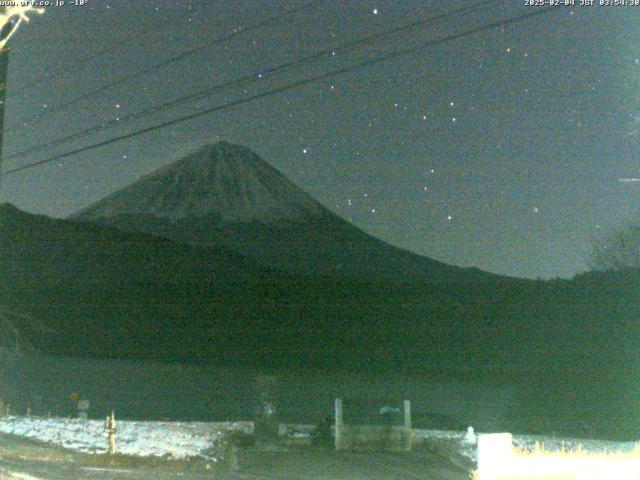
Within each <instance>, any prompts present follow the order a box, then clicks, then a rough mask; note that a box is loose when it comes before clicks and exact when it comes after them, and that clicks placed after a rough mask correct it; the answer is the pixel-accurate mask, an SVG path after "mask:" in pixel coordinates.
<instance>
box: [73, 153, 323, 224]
mask: <svg viewBox="0 0 640 480" xmlns="http://www.w3.org/2000/svg"><path fill="white" fill-rule="evenodd" d="M324 212H325V210H324V209H323V207H322V206H321V205H320V204H319V203H317V202H316V201H315V200H313V199H312V198H311V197H310V196H309V195H307V194H306V193H305V192H304V191H302V190H301V189H300V188H298V187H297V186H296V185H294V184H293V183H292V182H290V181H289V180H288V179H287V178H286V177H285V176H284V175H283V174H281V173H280V172H279V171H278V170H276V169H275V168H273V167H271V166H270V165H269V164H268V163H267V162H265V161H264V160H263V159H261V158H260V157H259V156H258V155H257V154H256V153H254V152H253V151H252V150H250V149H249V148H247V147H245V146H242V145H236V144H232V143H228V142H225V141H219V142H216V143H213V144H207V145H204V146H202V147H200V148H199V149H198V150H196V151H195V152H193V153H191V154H189V155H187V156H186V157H184V158H182V159H181V160H178V161H176V162H173V163H171V164H169V165H166V166H164V167H162V168H160V169H158V170H156V171H155V172H153V173H151V174H149V175H147V176H145V177H143V178H141V179H140V180H138V181H137V182H135V183H133V184H132V185H130V186H128V187H126V188H124V189H122V190H119V191H117V192H116V193H114V194H112V195H110V196H108V197H107V198H105V199H103V200H101V201H99V202H98V203H96V204H94V205H92V206H90V207H89V208H87V209H85V210H83V211H81V212H79V213H78V214H76V215H75V218H79V219H84V220H92V219H98V218H102V219H104V218H109V217H116V216H120V215H123V214H125V215H127V214H132V215H141V214H142V215H150V216H153V217H157V218H165V219H169V220H170V221H172V222H177V221H180V220H182V219H184V218H202V217H215V218H217V219H218V220H219V223H220V224H229V223H250V222H259V223H267V224H272V223H283V222H303V221H306V220H308V219H309V218H314V217H317V216H319V215H323V214H324Z"/></svg>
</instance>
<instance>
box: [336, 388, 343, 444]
mask: <svg viewBox="0 0 640 480" xmlns="http://www.w3.org/2000/svg"><path fill="white" fill-rule="evenodd" d="M335 409H336V423H335V430H336V431H335V435H336V440H335V447H336V450H340V449H341V448H342V427H343V425H344V418H343V416H342V412H343V410H342V399H341V398H336V404H335Z"/></svg>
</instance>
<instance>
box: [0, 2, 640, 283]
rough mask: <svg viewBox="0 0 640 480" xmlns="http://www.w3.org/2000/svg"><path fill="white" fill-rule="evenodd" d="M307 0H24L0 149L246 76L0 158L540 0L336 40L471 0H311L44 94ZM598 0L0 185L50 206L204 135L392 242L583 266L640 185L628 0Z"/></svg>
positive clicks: (11, 195) (500, 265)
mask: <svg viewBox="0 0 640 480" xmlns="http://www.w3.org/2000/svg"><path fill="white" fill-rule="evenodd" d="M308 2H309V0H305V1H302V0H300V1H299V0H286V1H285V0H270V1H266V0H264V1H258V0H220V1H216V2H210V1H208V0H185V1H181V2H177V1H169V0H153V1H151V0H136V1H125V0H113V1H108V0H104V1H100V2H98V1H97V0H88V1H87V4H86V5H85V6H72V5H69V4H70V3H71V2H67V5H65V6H64V7H48V8H47V9H46V12H45V13H44V14H43V15H41V16H39V15H33V16H32V18H31V21H30V22H29V23H28V24H24V25H22V26H21V27H20V31H18V32H17V34H16V35H15V36H14V37H13V38H12V39H11V42H10V47H11V61H10V66H9V76H8V87H7V100H6V112H5V127H6V128H7V131H6V133H5V137H4V145H3V154H4V156H5V158H6V157H7V156H11V155H12V154H13V153H15V152H20V151H23V150H25V149H28V148H30V147H32V146H35V145H39V144H42V143H46V142H50V141H54V140H56V139H57V138H60V137H61V136H65V135H69V134H71V133H74V132H78V131H81V130H83V129H85V128H87V127H90V126H94V125H99V124H100V123H101V122H112V121H114V120H117V119H120V118H126V116H127V115H130V114H132V113H135V112H137V111H140V110H144V109H145V108H148V107H150V106H153V105H157V104H160V103H163V102H165V101H167V100H170V99H173V98H176V97H179V96H181V95H184V94H185V93H189V92H192V91H198V90H201V89H204V88H207V87H210V86H212V85H216V84H219V83H223V82H227V81H230V80H233V79H235V78H238V77H242V76H245V75H255V77H256V79H255V81H252V82H250V83H247V84H246V85H241V86H236V87H234V88H229V89H226V90H222V91H218V92H216V93H215V94H214V95H212V96H210V97H207V98H203V99H197V100H194V101H191V102H187V103H186V104H183V105H180V106H178V107H177V108H173V109H170V110H166V111H162V112H159V113H157V114H155V115H152V116H150V117H148V118H145V119H137V120H135V121H122V122H121V121H120V120H118V123H117V125H115V128H112V129H109V130H107V131H102V132H98V133H95V134H93V135H90V136H87V137H86V138H81V139H78V140H76V141H73V142H70V143H67V144H64V145H57V146H54V147H51V148H47V149H46V150H44V151H41V152H37V153H34V154H31V155H27V156H24V157H15V158H9V159H8V160H6V162H5V165H4V169H5V170H6V169H10V168H15V167H19V166H21V165H24V164H27V163H31V162H34V161H38V160H41V159H45V158H47V157H49V156H52V155H55V154H57V153H61V152H65V151H67V150H71V149H74V148H77V147H81V146H83V145H88V144H91V143H96V142H99V141H102V140H105V139H108V138H110V137H112V136H114V135H119V134H124V133H127V132H129V131H131V130H137V129H139V128H141V127H144V126H147V125H152V124H155V123H159V122H162V121H164V120H168V119H171V118H175V117H177V116H181V115H187V114H189V113H191V112H194V111H198V110H201V109H204V108H207V107H211V106H214V105H218V104H224V103H226V102H229V101H233V100H236V99H240V98H243V97H245V96H249V95H253V94H256V93H258V92H261V91H266V90H269V89H273V88H276V87H278V86H279V85H282V84H285V83H289V82H292V81H296V80H298V79H302V78H307V77H312V76H315V75H319V74H322V73H324V72H327V71H330V70H334V69H339V68H342V67H345V66H349V65H353V64H355V63H358V62H361V61H364V60H367V59H370V58H374V57H376V56H377V55H379V54H381V53H384V52H394V51H397V50H401V49H406V48H410V47H412V46H415V45H420V44H423V43H427V42H429V41H432V40H435V39H438V38H441V37H444V36H447V35H450V34H454V33H456V32H461V31H465V30H469V29H473V28H475V27H477V26H480V25H485V24H488V23H492V22H496V21H499V20H501V19H503V18H508V17H514V16H517V15H521V14H524V13H527V12H530V11H532V9H535V8H539V7H528V6H525V2H524V0H522V1H521V0H517V1H516V0H503V1H497V2H494V3H491V4H487V5H486V6H484V7H483V8H481V9H479V10H478V11H475V12H473V13H472V14H469V15H454V16H451V17H448V18H445V19H441V20H439V21H437V22H432V23H430V24H428V25H426V26H423V27H422V28H415V29H411V30H406V31H403V32H401V33H398V34H397V35H395V36H393V37H391V38H386V39H383V40H381V41H378V42H366V43H363V44H361V45H359V46H358V47H357V48H354V49H352V50H348V51H340V50H339V47H340V46H341V45H344V44H346V43H348V42H351V41H354V40H356V39H360V38H363V37H366V36H369V35H372V34H375V33H377V32H381V31H384V30H386V29H390V28H394V27H398V26H402V25H406V24H408V23H410V22H413V21H416V20H419V19H422V18H427V17H429V16H432V15H436V14H439V13H442V12H446V11H451V10H453V9H455V8H459V7H462V6H467V5H470V4H472V3H475V2H471V1H456V0H432V1H429V0H345V1H341V2H337V1H330V0H327V1H324V2H323V1H320V2H318V3H317V4H314V5H313V6H312V7H310V8H308V9H307V10H303V11H301V12H299V13H297V14H295V15H291V16H290V17H288V18H286V19H281V20H279V21H275V22H273V23H272V24H270V25H268V26H265V27H262V28H258V29H255V30H251V31H248V32H246V34H243V35H239V36H237V37H235V38H233V39H231V40H229V41H226V42H218V43H216V44H214V45H212V46H209V47H207V48H204V49H202V50H201V51H200V52H198V53H197V54H194V55H191V56H189V57H187V58H185V59H184V60H181V61H178V62H172V63H169V64H167V65H165V66H164V67H163V68H158V69H155V70H153V71H152V72H151V73H149V74H145V75H141V76H139V77H137V78H135V79H133V80H131V81H126V82H122V83H120V84H118V85H116V86H114V87H113V88H110V89H107V90H105V91H103V92H101V94H99V95H93V96H89V98H86V99H85V100H83V101H81V102H77V103H75V104H73V105H70V106H69V107H67V108H61V109H57V110H56V111H54V112H53V113H47V111H48V110H51V109H52V108H53V109H56V108H57V106H59V105H61V104H64V103H66V102H69V101H70V100H73V99H74V98H76V97H80V96H83V95H85V94H87V93H90V92H92V91H94V90H96V89H97V88H100V87H101V86H103V85H105V84H107V83H109V82H112V81H114V80H115V79H118V78H119V77H122V76H126V75H131V74H133V73H135V72H137V71H140V70H142V69H145V68H148V67H151V66H153V65H156V64H158V63H160V62H162V61H163V60H165V59H167V58H170V57H173V56H176V55H177V54H179V53H180V52H184V51H186V50H189V49H193V48H195V47H199V46H204V45H209V44H211V43H212V42H214V41H215V40H216V39H219V38H220V37H222V36H224V35H228V34H229V33H231V32H233V30H234V29H237V28H241V27H247V26H249V25H252V24H254V23H256V22H259V21H262V20H264V19H265V18H267V17H270V16H274V15H277V14H279V13H282V12H285V11H287V10H289V9H291V8H298V7H301V6H303V5H305V4H307V3H308ZM576 3H579V1H578V0H577V1H576ZM597 3H598V1H596V5H594V6H592V7H586V6H579V5H576V6H574V7H558V8H557V9H555V10H554V11H552V12H550V13H547V14H544V15H541V16H537V17H534V18H531V19H529V20H526V21H524V22H520V23H515V24H509V25H506V26H504V27H498V28H495V29H492V30H490V31H485V32H482V33H479V34H476V35H471V36H467V37H464V38H459V39H456V40H453V41H450V42H446V43H442V44H440V45H436V46H433V47H430V48H425V49H424V50H422V51H420V52H417V53H414V54H411V55H406V56H403V57H401V58H397V59H394V60H389V61H386V62H382V63H379V64H375V65H370V66H368V67H365V68H360V69H357V70H353V71H351V72H349V73H347V74H343V75H339V76H336V77H333V78H327V79H325V80H322V81H319V82H315V83H311V84H307V85H305V86H303V87H301V88H297V89H293V90H289V91H285V92H282V93H279V94H276V95H271V96H268V97H264V98H261V99H259V100H256V101H253V102H249V103H244V104H240V105H238V106H236V107H233V108H229V109H225V110H222V111H218V112H215V113H213V114H211V115H207V116H204V117H200V118H196V119H193V120H189V121H187V122H183V123H181V124H178V125H175V126H172V127H170V128H166V129H162V130H159V131H156V132H152V133H149V134H145V135H141V136H137V137H134V138H131V139H128V140H126V141H122V142H117V143H114V144H111V145H108V146H106V147H101V148H97V149H94V150H91V151H87V152H84V153H81V154H79V155H77V156H73V157H70V158H67V159H64V160H60V161H56V162H51V163H48V164H45V165H43V166H40V167H37V168H33V169H29V170H25V171H22V172H20V173H16V174H14V175H9V176H6V177H5V178H3V179H2V182H3V183H2V190H1V192H0V201H9V202H12V203H14V204H15V205H16V206H18V207H19V208H21V209H23V210H26V211H29V212H33V213H40V214H45V215H49V216H53V217H64V216H66V215H68V214H70V213H72V212H74V211H76V210H78V209H80V208H82V207H84V206H86V205H88V204H90V203H91V202H94V201H96V200H98V199H100V198H102V197H103V196H105V195H107V194H109V193H110V192H112V191H114V190H116V189H118V188H120V187H122V186H124V185H126V184H128V183H131V182H133V181H135V180H136V179H138V178H139V177H140V176H142V175H145V174H147V173H149V172H150V171H152V170H154V169H156V168H157V167H159V166H161V165H164V164H166V163H169V162H171V161H174V160H176V159H178V158H180V157H181V156H182V155H184V154H186V153H187V152H189V151H191V150H194V149H196V148H197V147H199V146H200V145H202V144H204V143H206V142H211V141H215V140H219V139H222V140H226V141H230V142H235V143H241V144H244V145H247V146H249V147H250V148H252V149H253V150H254V151H256V152H257V153H258V154H259V155H260V156H262V157H263V158H264V159H265V160H267V161H268V162H269V163H270V164H271V165H273V166H274V167H276V168H278V169H279V170H280V171H282V172H283V173H284V174H286V175H287V176H288V177H289V178H290V179H292V180H293V181H294V182H296V183H297V184H298V185H299V186H301V187H302V188H303V189H305V190H306V191H307V192H308V193H310V194H311V195H313V196H314V197H315V198H316V199H318V200H319V201H320V202H321V203H322V204H324V205H325V206H326V207H328V208H329V209H331V210H332V211H334V212H336V213H337V214H339V215H341V216H342V217H344V218H346V219H348V220H350V221H351V222H353V223H354V224H356V225H357V226H359V227H360V228H362V229H363V230H365V231H367V232H369V233H370V234H372V235H374V236H376V237H379V238H381V239H384V240H386V241H388V242H390V243H392V244H394V245H398V246H400V247H403V248H406V249H409V250H411V251H414V252H417V253H419V254H423V255H427V256H430V257H433V258H436V259H439V260H442V261H444V262H447V263H451V264H456V265H462V266H476V267H479V268H482V269H485V270H488V271H491V272H497V273H501V274H507V275H513V276H520V277H530V278H553V277H557V276H560V277H570V276H572V275H574V274H576V273H578V272H580V271H583V270H584V269H585V268H587V265H586V260H587V258H588V252H589V248H590V244H591V242H592V240H593V239H594V238H595V237H597V236H599V235H602V234H603V233H602V232H606V231H609V230H610V229H612V228H615V227H616V226H619V225H621V224H623V223H625V222H628V221H632V220H633V219H634V218H637V204H638V200H639V199H640V182H638V181H637V178H638V177H640V164H639V162H638V151H637V150H638V146H639V145H640V7H608V6H598V5H597ZM333 49H338V50H339V51H338V53H337V54H335V55H328V56H324V57H322V58H320V59H319V60H318V61H316V62H310V63H307V64H304V65H302V66H299V67H297V68H292V69H289V70H283V71H279V72H278V73H277V74H274V75H270V74H268V73H264V74H263V72H268V70H269V69H270V68H272V67H274V66H276V65H279V64H282V63H285V62H289V61H293V60H295V59H298V58H301V57H304V56H306V55H309V54H313V53H315V52H318V51H322V50H326V51H331V50H333ZM103 51H104V52H105V53H102V54H99V55H96V54H97V53H100V52H103ZM92 56H93V58H89V59H87V57H92ZM43 76H47V78H46V80H39V79H41V78H42V77H43Z"/></svg>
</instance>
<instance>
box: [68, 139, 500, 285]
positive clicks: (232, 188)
mask: <svg viewBox="0 0 640 480" xmlns="http://www.w3.org/2000/svg"><path fill="white" fill-rule="evenodd" d="M71 218H72V219H74V220H82V221H90V222H96V223H101V224H104V225H110V226H115V227H117V228H120V229H123V230H129V231H141V232H146V233H150V234H153V235H158V236H162V237H166V238H171V239H173V240H176V241H181V242H188V243H191V244H206V245H217V246H224V247H227V248H229V249H233V250H235V251H237V252H240V253H242V254H243V255H247V256H249V257H251V258H253V259H254V260H256V261H257V262H258V263H260V264H262V265H265V266H268V267H272V268H276V269H280V270H284V271H290V272H297V273H302V274H305V275H318V274H344V275H351V276H371V275H373V276H378V277H383V278H395V279H399V278H408V279H416V278H419V279H422V280H424V281H453V282H463V281H476V280H479V279H483V280H489V279H492V276H491V275H489V274H485V273H483V272H480V271H479V270H477V269H463V268H458V267H453V266H450V265H446V264H444V263H441V262H438V261H436V260H433V259H429V258H426V257H421V256H419V255H416V254H413V253H410V252H407V251H405V250H402V249H399V248H396V247H393V246H391V245H389V244H386V243H385V242H382V241H380V240H378V239H375V238H373V237H371V236H370V235H367V234H366V233H364V232H362V231H361V230H359V229H358V228H356V227H355V226H353V225H351V224H350V223H348V222H346V221H345V220H343V219H341V218H340V217H338V216H337V215H335V214H333V213H331V212H330V211H329V210H327V209H326V208H324V207H323V206H322V205H320V204H319V203H318V202H316V201H315V200H314V199H313V198H311V197H310V196H309V195H307V194H306V193H305V192H304V191H302V190H301V189H300V188H299V187H297V186H296V185H294V184H293V183H292V182H291V181H289V180H288V179H287V178H286V177H285V176H284V175H282V174H281V173H280V172H278V171H277V170H276V169H274V168H273V167H271V166H269V165H268V164H267V163H266V162H265V161H264V160H262V159H261V158H260V157H258V156H257V155H256V154H255V153H253V152H252V151H251V150H249V149H248V148H246V147H242V146H238V145H231V144H228V143H225V142H219V143H217V144H215V145H208V146H205V147H203V148H201V149H199V150H198V151H196V152H195V153H193V154H191V155H189V156H187V157H185V158H183V159H182V160H179V161H177V162H175V163H172V164H170V165H168V166H166V167H163V168H161V169H159V170H157V171H156V172H154V173H152V174H150V175H148V176H146V177H144V178H142V179H140V180H139V181H137V182H135V183H133V184H132V185H129V186H127V187H125V188H123V189H122V190H120V191H117V192H115V193H114V194H112V195H110V196H108V197H106V198H105V199H103V200H100V201H98V202H97V203H95V204H94V205H92V206H90V207H88V208H86V209H84V210H82V211H80V212H78V213H77V214H75V215H73V216H72V217H71Z"/></svg>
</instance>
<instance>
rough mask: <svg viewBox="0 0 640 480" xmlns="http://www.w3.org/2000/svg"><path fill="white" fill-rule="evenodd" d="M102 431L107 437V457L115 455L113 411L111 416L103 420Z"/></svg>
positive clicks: (114, 418)
mask: <svg viewBox="0 0 640 480" xmlns="http://www.w3.org/2000/svg"><path fill="white" fill-rule="evenodd" d="M104 431H105V432H106V433H107V435H108V437H109V455H113V454H115V453H116V415H115V413H114V411H113V410H112V411H111V416H110V417H107V418H106V419H105V422H104Z"/></svg>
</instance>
